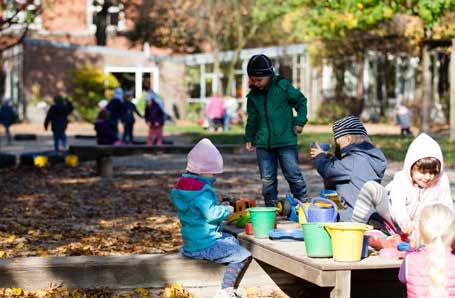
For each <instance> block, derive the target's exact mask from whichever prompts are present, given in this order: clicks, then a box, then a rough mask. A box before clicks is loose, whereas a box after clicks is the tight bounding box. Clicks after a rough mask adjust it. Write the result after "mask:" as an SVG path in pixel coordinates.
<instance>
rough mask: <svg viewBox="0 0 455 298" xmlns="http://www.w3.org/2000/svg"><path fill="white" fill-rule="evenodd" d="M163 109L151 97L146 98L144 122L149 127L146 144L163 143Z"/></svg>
mask: <svg viewBox="0 0 455 298" xmlns="http://www.w3.org/2000/svg"><path fill="white" fill-rule="evenodd" d="M164 116H165V114H164V111H163V109H162V108H161V106H160V105H159V104H158V103H157V102H156V101H155V100H154V99H152V98H147V105H146V106H145V116H144V118H145V122H146V123H147V125H148V127H149V134H148V138H147V145H153V144H155V143H156V145H162V144H163V126H164Z"/></svg>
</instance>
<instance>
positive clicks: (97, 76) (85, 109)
mask: <svg viewBox="0 0 455 298" xmlns="http://www.w3.org/2000/svg"><path fill="white" fill-rule="evenodd" d="M73 84H74V93H73V96H72V99H73V104H74V106H75V109H76V110H77V112H78V113H79V115H80V116H81V117H82V119H84V120H86V121H90V122H93V121H94V120H95V119H96V115H97V112H98V102H99V101H100V100H101V99H103V98H106V96H105V95H106V92H110V91H111V90H113V89H114V88H117V87H118V86H119V82H118V81H117V79H116V78H115V77H114V76H113V75H112V74H105V73H103V72H102V71H101V70H100V69H99V68H97V67H94V66H85V67H83V68H80V69H78V70H76V71H75V72H74V79H73Z"/></svg>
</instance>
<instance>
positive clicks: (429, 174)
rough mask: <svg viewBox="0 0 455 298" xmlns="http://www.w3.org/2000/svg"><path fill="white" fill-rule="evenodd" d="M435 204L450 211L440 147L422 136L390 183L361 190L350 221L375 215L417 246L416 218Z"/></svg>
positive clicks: (418, 218)
mask: <svg viewBox="0 0 455 298" xmlns="http://www.w3.org/2000/svg"><path fill="white" fill-rule="evenodd" d="M436 203H440V204H444V205H446V206H447V207H448V208H449V209H450V210H452V209H453V201H452V197H451V195H450V183H449V178H448V177H447V174H446V173H445V172H444V163H443V158H442V151H441V147H439V144H438V143H437V142H436V141H435V140H433V139H432V138H431V137H430V136H428V135H427V134H424V133H422V134H420V135H419V136H418V137H417V138H415V140H414V141H413V142H412V143H411V145H409V148H408V152H407V153H406V157H405V159H404V165H403V169H402V170H401V171H399V172H397V173H395V175H394V177H393V180H392V182H390V183H389V184H388V185H387V186H386V187H383V186H381V185H379V184H378V183H376V182H368V183H366V184H365V185H364V186H363V188H362V190H361V191H360V194H359V197H358V199H357V204H356V205H355V208H354V213H353V215H352V220H353V221H357V222H367V221H368V219H369V217H370V215H371V214H372V213H373V212H377V213H378V214H379V215H380V217H381V218H382V219H384V220H385V221H386V223H388V225H389V226H391V227H392V228H394V229H395V230H396V232H397V233H404V234H409V235H410V238H411V239H413V242H415V243H418V242H419V233H418V225H419V220H420V214H421V212H422V210H423V208H424V207H426V206H428V205H433V204H436Z"/></svg>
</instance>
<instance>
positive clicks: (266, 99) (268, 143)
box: [264, 90, 270, 150]
mask: <svg viewBox="0 0 455 298" xmlns="http://www.w3.org/2000/svg"><path fill="white" fill-rule="evenodd" d="M268 95H269V91H268V90H267V93H266V94H265V96H264V98H265V100H264V109H265V122H266V123H267V150H270V122H269V114H268V112H267V101H268Z"/></svg>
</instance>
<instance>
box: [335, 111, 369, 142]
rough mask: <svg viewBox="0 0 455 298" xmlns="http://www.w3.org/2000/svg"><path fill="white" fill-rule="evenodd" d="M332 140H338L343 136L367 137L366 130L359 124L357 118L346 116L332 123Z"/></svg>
mask: <svg viewBox="0 0 455 298" xmlns="http://www.w3.org/2000/svg"><path fill="white" fill-rule="evenodd" d="M332 130H333V138H334V139H338V138H339V137H342V136H345V135H362V136H368V134H367V130H366V129H365V127H364V126H363V124H362V122H360V120H359V118H357V117H354V116H347V117H345V118H342V119H339V120H337V121H335V123H333V127H332Z"/></svg>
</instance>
